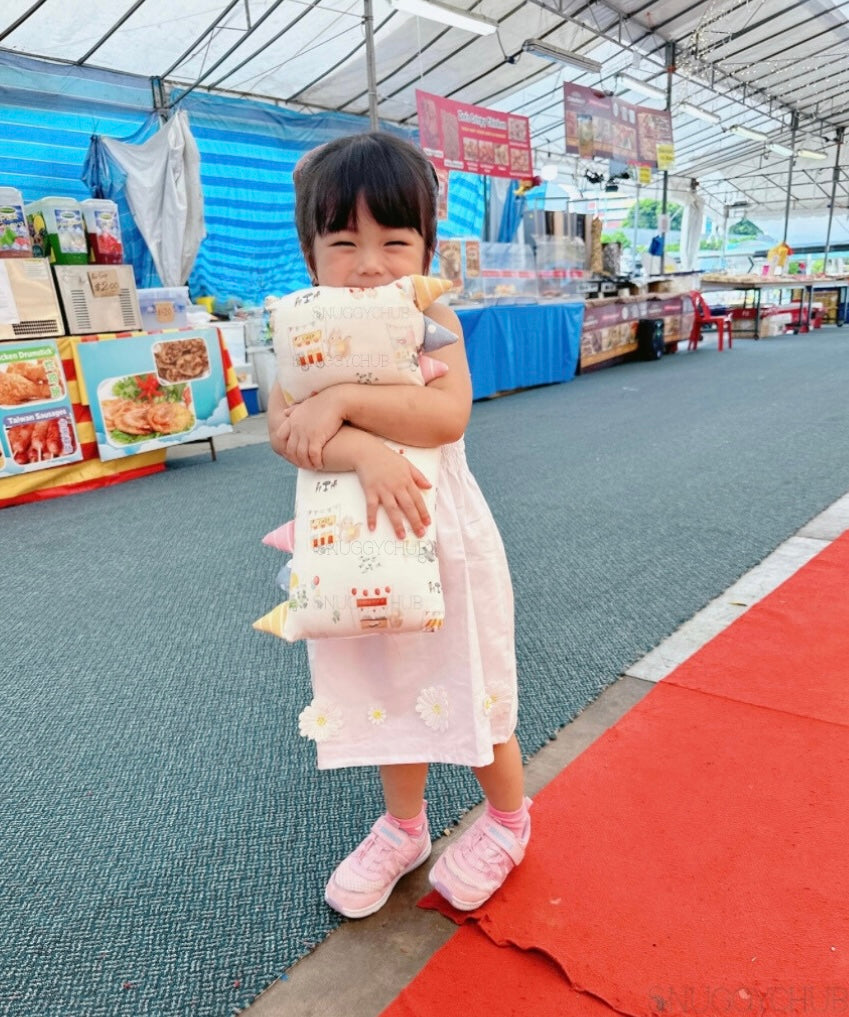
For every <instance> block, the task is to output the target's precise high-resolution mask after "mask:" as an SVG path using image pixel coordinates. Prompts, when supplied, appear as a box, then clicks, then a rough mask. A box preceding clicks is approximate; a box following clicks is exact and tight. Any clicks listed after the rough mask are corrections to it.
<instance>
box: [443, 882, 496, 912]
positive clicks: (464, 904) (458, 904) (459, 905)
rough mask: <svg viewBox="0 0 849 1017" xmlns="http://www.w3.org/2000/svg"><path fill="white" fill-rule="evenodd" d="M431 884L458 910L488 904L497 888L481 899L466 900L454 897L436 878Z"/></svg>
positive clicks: (466, 909) (472, 908) (467, 909)
mask: <svg viewBox="0 0 849 1017" xmlns="http://www.w3.org/2000/svg"><path fill="white" fill-rule="evenodd" d="M430 885H431V886H432V887H433V889H434V890H436V892H437V893H438V894H439V895H440V896H441V897H444V898H445V900H447V901H448V903H449V904H450V905H451V907H452V908H456V909H457V910H458V911H474V910H476V909H477V908H479V907H482V906H483V905H484V904H486V902H487V901H488V900H489V898H490V897H491V896H492V893H495V890H493V891H492V893H488V894H487V895H486V897H481V899H480V900H476V901H471V902H470V901H465V900H457V898H456V897H452V896H451V892H450V890H449V889H448V888H447V887H446V886H443V885H442V883H440V882H439V880H438V879H436V880H434V879H431V880H430ZM502 885H503V884H502ZM497 889H499V888H498V887H496V890H497Z"/></svg>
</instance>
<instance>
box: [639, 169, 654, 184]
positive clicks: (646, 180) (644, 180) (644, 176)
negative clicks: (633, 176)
mask: <svg viewBox="0 0 849 1017" xmlns="http://www.w3.org/2000/svg"><path fill="white" fill-rule="evenodd" d="M637 174H638V175H637V181H638V182H639V184H640V186H641V187H642V185H643V184H650V183H651V166H638V167H637Z"/></svg>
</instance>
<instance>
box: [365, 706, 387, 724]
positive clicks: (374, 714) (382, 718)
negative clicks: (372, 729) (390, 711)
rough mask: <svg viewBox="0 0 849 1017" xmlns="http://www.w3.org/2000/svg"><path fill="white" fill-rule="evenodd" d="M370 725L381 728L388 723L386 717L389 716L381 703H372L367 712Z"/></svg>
mask: <svg viewBox="0 0 849 1017" xmlns="http://www.w3.org/2000/svg"><path fill="white" fill-rule="evenodd" d="M366 716H367V717H368V720H369V724H374V725H375V726H376V727H379V726H380V725H381V724H385V723H386V717H387V716H388V715H387V713H386V710H385V709H384V708H383V707H382V706H381V705H380V703H372V705H371V706H370V707H369V708H368V710H367V711H366Z"/></svg>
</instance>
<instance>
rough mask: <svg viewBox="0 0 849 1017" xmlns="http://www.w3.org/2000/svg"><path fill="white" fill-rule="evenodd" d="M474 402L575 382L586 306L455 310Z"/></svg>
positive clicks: (497, 305)
mask: <svg viewBox="0 0 849 1017" xmlns="http://www.w3.org/2000/svg"><path fill="white" fill-rule="evenodd" d="M455 310H456V312H457V316H458V318H459V319H460V324H461V325H462V326H463V335H464V337H465V341H466V354H467V356H468V359H469V370H470V371H471V375H472V397H473V398H474V399H485V398H487V397H488V396H493V395H497V394H499V393H502V392H512V391H515V390H516V389H520V388H531V387H533V386H535V385H549V384H551V383H553V382H562V381H570V380H571V379H572V378H574V376H575V372H576V369H577V365H578V351H579V349H580V343H581V323H582V322H583V318H584V305H583V303H541V304H494V305H486V306H483V307H456V308H455Z"/></svg>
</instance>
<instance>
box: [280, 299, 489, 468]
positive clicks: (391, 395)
mask: <svg viewBox="0 0 849 1017" xmlns="http://www.w3.org/2000/svg"><path fill="white" fill-rule="evenodd" d="M428 316H429V317H431V318H433V320H434V321H436V322H438V323H439V324H440V325H445V326H446V327H447V328H449V329H451V331H452V332H454V333H455V334H456V335H457V336H458V337H459V338H458V340H457V342H456V343H453V344H451V345H450V346H443V347H442V348H441V349H440V350H438V351H436V352H435V353H432V354H430V356H434V357H438V358H439V359H440V360H442V361H443V362H444V363H445V364H446V365H447V366H448V373H447V374H446V375H444V376H443V377H441V378H437V379H435V380H434V381H431V382H430V383H429V384H428V385H425V386H418V385H357V384H350V385H333V386H331V387H330V388H326V389H324V390H323V391H322V392H319V393H317V394H316V395H314V396H311V397H310V398H309V399H305V400H304V401H303V402H302V403H299V404H298V405H297V406H293V407H290V408H288V409H286V410H285V411H284V412H285V420H286V423H283V422H282V421H281V423H280V425H279V427H278V435H277V440H278V442H279V447H277V446H274V447H275V450H276V451H278V452H280V454H281V455H283V456H284V457H285V458H287V459H289V461H290V462H293V463H295V464H296V465H298V466H308V467H312V468H313V469H317V468H320V467H321V464H322V462H323V452H322V450H323V449H324V447H325V445H326V443H327V442H328V441H329V439H330V437H331V436H332V435H333V434H335V433H336V432H337V431H338V430H339V428H340V427H341V426H342V424H343V423H345V422H347V423H350V424H353V425H354V426H355V427H358V428H360V429H362V430H364V431H368V432H370V433H371V434H377V435H382V436H383V437H384V438H391V439H392V440H393V441H397V442H401V443H402V444H405V445H417V446H420V447H424V448H428V447H434V446H436V445H445V444H447V443H448V442H452V441H456V440H457V439H458V438H460V437H461V436H462V434H463V432H464V430H465V429H466V424H467V423H468V421H469V415H470V413H471V406H472V382H471V378H470V376H469V365H468V361H467V360H466V350H465V346H464V344H463V336H462V328H461V326H460V321H459V319H458V318H457V315H456V314H455V313H454V312H453V311H452V310H451V309H450V308H449V307H446V306H444V305H443V304H438V303H437V304H432V305H431V306H430V307H429V308H428ZM281 399H282V393H281ZM272 445H274V442H273V441H272Z"/></svg>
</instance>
